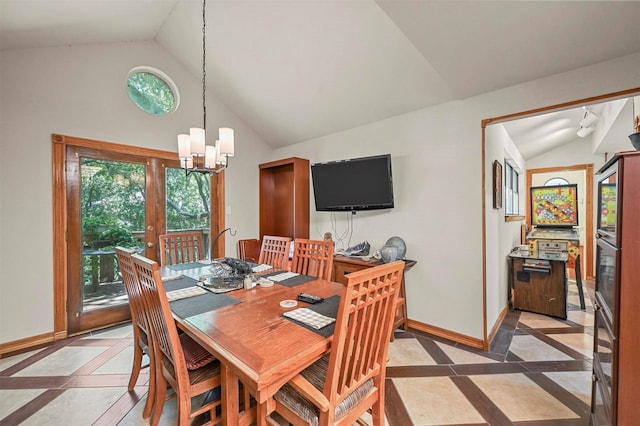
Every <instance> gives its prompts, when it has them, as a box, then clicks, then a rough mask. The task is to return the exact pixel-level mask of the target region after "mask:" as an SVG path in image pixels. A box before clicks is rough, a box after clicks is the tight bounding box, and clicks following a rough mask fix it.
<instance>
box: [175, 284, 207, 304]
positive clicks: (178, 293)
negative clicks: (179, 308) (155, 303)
mask: <svg viewBox="0 0 640 426" xmlns="http://www.w3.org/2000/svg"><path fill="white" fill-rule="evenodd" d="M206 293H207V290H205V289H204V288H202V287H198V286H193V287H187V288H181V289H178V290H171V291H168V292H167V299H168V300H169V302H175V301H176V300H180V299H187V298H189V297H196V296H201V295H203V294H206Z"/></svg>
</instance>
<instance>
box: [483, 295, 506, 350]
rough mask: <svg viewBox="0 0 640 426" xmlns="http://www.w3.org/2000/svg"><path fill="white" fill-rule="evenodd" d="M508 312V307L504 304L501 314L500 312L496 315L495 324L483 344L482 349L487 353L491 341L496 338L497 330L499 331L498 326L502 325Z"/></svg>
mask: <svg viewBox="0 0 640 426" xmlns="http://www.w3.org/2000/svg"><path fill="white" fill-rule="evenodd" d="M508 312H509V305H508V304H506V305H505V306H504V308H503V309H502V312H500V315H498V319H497V320H496V322H495V324H493V328H492V329H491V332H490V333H489V335H488V336H487V340H485V342H484V348H483V349H484V350H485V351H489V348H490V347H491V343H493V339H495V338H496V335H497V334H498V330H500V326H501V325H502V322H503V321H504V318H505V317H506V316H507V313H508Z"/></svg>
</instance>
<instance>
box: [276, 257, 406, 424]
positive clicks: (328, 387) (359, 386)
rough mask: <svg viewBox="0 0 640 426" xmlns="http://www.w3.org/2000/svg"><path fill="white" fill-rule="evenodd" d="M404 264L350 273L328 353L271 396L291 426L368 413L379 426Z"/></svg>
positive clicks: (347, 419)
mask: <svg viewBox="0 0 640 426" xmlns="http://www.w3.org/2000/svg"><path fill="white" fill-rule="evenodd" d="M403 271H404V262H402V261H395V262H392V263H387V264H383V265H380V266H376V267H373V268H368V269H363V270H360V271H356V272H352V273H351V274H348V275H347V276H346V278H347V284H346V286H345V288H344V291H343V292H342V295H341V297H340V305H339V307H338V315H337V318H336V323H335V332H334V333H333V343H332V344H331V351H330V352H329V354H327V355H325V356H323V357H322V358H321V359H320V360H319V361H317V362H315V363H314V364H312V365H311V366H310V367H308V368H306V369H305V370H303V371H302V372H301V373H300V374H298V375H297V376H295V377H294V378H293V379H291V380H290V381H289V382H288V383H287V384H285V385H284V386H283V387H282V388H281V389H280V390H279V391H278V392H276V394H275V396H274V400H275V411H276V412H277V413H278V414H280V415H281V416H282V417H283V418H284V419H285V420H287V421H288V422H289V423H292V424H294V425H302V424H315V425H325V426H326V425H352V424H354V423H355V422H357V421H358V419H359V418H360V417H361V416H362V415H363V414H364V413H366V412H368V411H369V412H371V416H372V418H373V424H374V425H376V426H377V425H384V424H385V420H384V398H385V395H384V394H385V378H386V364H387V357H388V352H389V342H390V337H391V333H392V332H393V319H394V316H395V308H396V301H397V298H398V293H399V290H400V282H401V281H402V274H403Z"/></svg>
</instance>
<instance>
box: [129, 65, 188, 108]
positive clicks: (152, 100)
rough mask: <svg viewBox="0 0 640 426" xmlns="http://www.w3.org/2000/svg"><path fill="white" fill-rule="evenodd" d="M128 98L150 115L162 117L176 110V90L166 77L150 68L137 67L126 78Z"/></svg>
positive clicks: (177, 97)
mask: <svg viewBox="0 0 640 426" xmlns="http://www.w3.org/2000/svg"><path fill="white" fill-rule="evenodd" d="M127 92H128V93H129V98H130V99H131V100H132V101H133V103H134V104H136V105H137V106H138V107H139V108H140V109H141V110H143V111H145V112H147V113H149V114H151V115H163V114H166V113H168V112H171V111H175V110H176V108H178V104H179V102H178V101H179V96H178V88H177V87H176V85H175V83H174V82H173V81H172V80H171V79H170V78H169V76H168V75H166V74H165V73H163V72H162V71H160V70H157V69H154V68H151V67H137V68H134V69H132V70H131V71H130V72H129V76H128V77H127Z"/></svg>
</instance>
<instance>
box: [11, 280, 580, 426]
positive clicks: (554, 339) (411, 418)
mask: <svg viewBox="0 0 640 426" xmlns="http://www.w3.org/2000/svg"><path fill="white" fill-rule="evenodd" d="M569 300H570V305H569V309H570V310H569V312H568V319H567V320H566V321H563V320H560V319H555V318H551V317H546V316H542V315H538V314H533V313H528V312H520V311H512V312H510V313H509V314H508V318H507V319H508V320H509V321H511V320H513V321H512V323H513V324H517V326H516V327H515V328H513V327H511V328H509V327H505V326H503V329H501V331H500V333H499V337H497V338H496V341H497V342H494V347H492V350H491V351H489V352H482V351H479V350H476V349H473V348H468V347H465V346H463V345H460V344H455V343H452V342H448V341H445V340H442V339H439V338H437V337H434V336H429V335H426V334H424V333H421V332H418V331H415V330H410V331H407V332H402V331H398V332H397V333H396V339H395V340H394V341H393V342H392V343H391V347H390V353H389V363H388V368H387V386H386V396H387V397H386V411H387V424H388V425H392V426H393V425H398V426H405V425H420V426H423V425H424V426H427V425H431V426H441V425H512V424H522V423H521V422H530V423H529V424H535V425H549V426H556V425H558V424H562V425H587V424H588V412H589V405H590V398H591V380H590V377H591V373H590V368H591V350H592V344H593V342H592V339H593V329H592V325H593V308H592V306H591V304H590V303H589V301H588V300H587V309H586V310H585V311H580V310H579V308H578V306H577V296H576V295H575V287H574V288H573V289H571V288H570V299H569ZM505 322H508V321H505ZM561 331H562V332H561ZM131 338H132V335H131V327H130V325H125V326H120V327H114V328H112V329H108V330H105V331H101V332H95V333H92V334H91V335H87V336H83V337H80V338H74V339H67V340H66V341H63V342H58V343H56V344H55V345H53V346H51V347H47V348H43V349H39V350H35V351H30V352H27V353H22V354H19V355H14V356H10V357H6V358H2V359H0V425H3V426H4V425H13V424H25V425H92V424H97V425H103V424H118V425H132V426H134V425H146V424H148V421H145V420H143V419H142V415H141V413H142V409H143V407H144V403H145V398H146V387H145V384H146V381H147V379H148V376H147V375H143V376H141V378H140V380H139V381H138V386H137V387H136V391H135V392H134V393H129V392H127V383H128V380H129V374H130V371H131V362H132V356H133V346H132V340H131ZM45 355H46V356H45ZM175 420H176V407H175V401H173V400H172V401H169V402H168V403H167V404H166V405H165V409H164V412H163V416H162V419H161V422H160V424H161V425H171V424H174V423H175Z"/></svg>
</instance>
